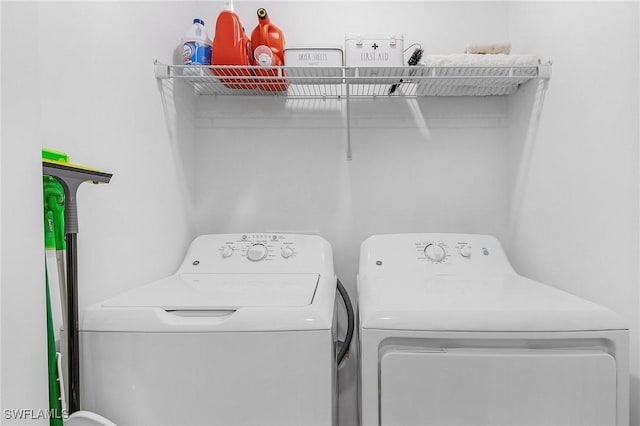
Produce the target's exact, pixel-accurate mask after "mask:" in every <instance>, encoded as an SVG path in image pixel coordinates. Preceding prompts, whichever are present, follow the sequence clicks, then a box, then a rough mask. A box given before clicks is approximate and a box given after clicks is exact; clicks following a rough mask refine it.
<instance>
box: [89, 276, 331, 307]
mask: <svg viewBox="0 0 640 426" xmlns="http://www.w3.org/2000/svg"><path fill="white" fill-rule="evenodd" d="M319 278H320V276H319V275H318V274H177V275H173V276H171V277H167V278H165V279H162V280H159V281H155V282H153V283H151V284H148V285H145V286H143V287H139V288H137V289H134V290H131V291H129V292H126V293H124V294H122V295H120V296H116V297H114V298H112V299H109V300H106V301H105V302H103V303H102V306H103V307H110V308H134V307H137V308H142V307H149V308H162V309H164V310H211V309H239V308H244V307H299V306H306V305H310V304H311V303H312V301H313V297H314V294H315V292H316V287H317V285H318V280H319Z"/></svg>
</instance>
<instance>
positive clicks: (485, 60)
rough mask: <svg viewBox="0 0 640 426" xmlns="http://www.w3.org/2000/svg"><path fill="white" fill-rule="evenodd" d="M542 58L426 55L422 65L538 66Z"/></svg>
mask: <svg viewBox="0 0 640 426" xmlns="http://www.w3.org/2000/svg"><path fill="white" fill-rule="evenodd" d="M539 64H540V58H538V57H537V56H535V55H505V54H497V55H479V54H467V53H457V54H452V55H425V56H423V57H422V61H421V63H420V65H424V66H427V67H456V66H483V67H484V66H498V67H501V66H538V65H539Z"/></svg>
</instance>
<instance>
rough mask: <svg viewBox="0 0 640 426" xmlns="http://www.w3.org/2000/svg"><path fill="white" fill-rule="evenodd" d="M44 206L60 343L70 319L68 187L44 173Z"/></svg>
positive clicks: (50, 285) (55, 326)
mask: <svg viewBox="0 0 640 426" xmlns="http://www.w3.org/2000/svg"><path fill="white" fill-rule="evenodd" d="M42 190H43V191H42V192H43V200H42V201H43V206H44V236H45V254H46V261H47V270H48V271H49V272H48V279H49V287H50V288H49V292H50V293H51V304H52V306H51V309H52V313H53V325H54V332H55V336H56V344H58V343H59V340H60V329H61V328H64V329H66V327H65V322H66V320H65V319H64V317H63V315H62V312H65V311H66V306H65V305H66V303H65V298H66V286H65V278H64V250H65V248H66V244H65V241H64V188H63V187H62V185H61V184H60V182H58V181H57V180H56V179H55V178H53V177H51V176H42Z"/></svg>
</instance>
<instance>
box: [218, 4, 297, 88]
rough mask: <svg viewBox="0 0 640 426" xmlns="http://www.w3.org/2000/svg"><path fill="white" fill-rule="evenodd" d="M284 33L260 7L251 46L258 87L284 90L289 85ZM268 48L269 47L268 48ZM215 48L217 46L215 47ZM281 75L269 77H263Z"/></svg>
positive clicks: (252, 33)
mask: <svg viewBox="0 0 640 426" xmlns="http://www.w3.org/2000/svg"><path fill="white" fill-rule="evenodd" d="M284 44H285V42H284V33H283V32H282V30H281V29H280V28H278V27H277V26H276V25H274V24H272V23H271V20H270V19H269V16H268V15H267V10H266V9H265V8H263V7H261V8H260V9H258V25H257V26H256V27H255V28H254V29H253V31H252V32H251V47H252V49H253V64H254V65H255V66H256V67H257V68H256V69H255V74H256V77H258V78H257V79H256V82H257V85H258V88H260V89H261V90H266V91H270V92H282V91H285V90H287V87H288V86H289V83H288V81H287V80H286V79H285V78H282V77H284V76H285V72H284V70H283V69H282V68H274V67H279V66H282V65H284ZM267 48H268V49H267ZM214 49H215V47H214ZM271 76H273V77H281V78H276V79H273V78H269V79H265V78H263V77H271Z"/></svg>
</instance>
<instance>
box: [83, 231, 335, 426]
mask: <svg viewBox="0 0 640 426" xmlns="http://www.w3.org/2000/svg"><path fill="white" fill-rule="evenodd" d="M335 297H336V276H335V274H334V271H333V258H332V252H331V247H330V245H329V243H328V242H327V241H326V240H324V239H322V238H320V237H317V236H304V235H282V234H246V235H242V234H238V235H236V234H226V235H203V236H200V237H198V238H196V239H195V240H194V241H193V242H192V244H191V246H190V247H189V250H188V252H187V254H186V257H185V259H184V261H183V263H182V266H180V268H179V270H178V272H177V273H176V274H175V275H173V276H170V277H168V278H165V279H162V280H159V281H157V282H153V283H151V284H148V285H146V286H142V287H140V288H137V289H134V290H132V291H129V292H127V293H124V294H122V295H120V296H117V297H114V298H112V299H109V300H106V301H104V302H102V303H98V304H96V305H94V306H91V307H89V308H88V309H86V310H85V311H84V315H83V319H82V322H81V324H80V348H81V388H80V395H81V407H82V408H83V409H86V410H90V411H93V412H96V413H100V414H101V415H103V416H105V417H107V418H109V419H111V420H112V421H114V422H115V423H116V424H118V425H119V426H125V425H145V426H150V425H153V426H159V425H207V426H213V425H218V426H222V425H224V426H232V425H242V426H245V425H279V426H280V425H292V426H294V425H295V426H301V425H322V426H326V425H331V424H335V422H336V356H335V354H334V332H333V331H334V330H333V329H334V325H335V324H334V300H335Z"/></svg>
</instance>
